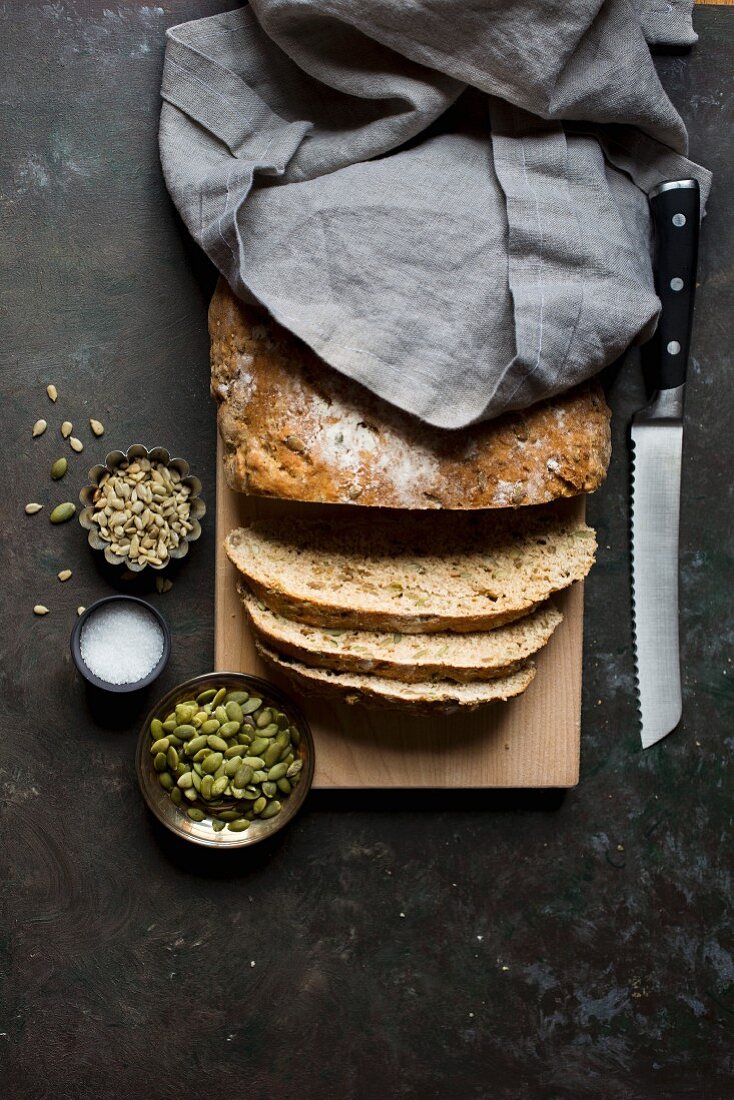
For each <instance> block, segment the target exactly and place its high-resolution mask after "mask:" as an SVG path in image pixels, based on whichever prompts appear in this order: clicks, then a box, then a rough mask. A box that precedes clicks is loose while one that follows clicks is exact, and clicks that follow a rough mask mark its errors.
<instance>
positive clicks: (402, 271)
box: [160, 0, 710, 428]
mask: <svg viewBox="0 0 734 1100" xmlns="http://www.w3.org/2000/svg"><path fill="white" fill-rule="evenodd" d="M690 6H691V4H690V0H680V2H679V3H678V4H676V5H675V6H674V5H672V4H668V3H657V0H640V2H639V4H638V6H637V7H635V6H634V5H633V4H632V3H631V2H630V0H484V2H483V3H482V4H466V3H465V0H361V2H360V3H359V4H355V3H353V0H252V2H251V3H250V4H249V5H248V6H246V7H243V8H240V9H238V10H235V11H232V12H228V13H226V14H224V15H220V16H214V17H212V18H208V19H202V20H197V21H195V22H193V23H185V24H182V25H180V26H178V27H173V28H172V29H171V30H169V32H168V43H167V47H166V57H165V67H164V75H163V85H162V96H163V101H164V102H163V107H162V111H161V122H160V149H161V160H162V164H163V170H164V174H165V178H166V182H167V185H168V188H169V190H170V192H171V195H172V197H173V199H174V202H175V203H176V205H177V207H178V209H179V211H180V212H181V214H182V216H183V219H184V221H185V222H186V225H187V226H188V228H189V230H190V232H191V233H192V235H193V236H194V238H195V239H196V240H197V241H198V242H199V244H200V245H201V246H202V248H203V249H204V250H205V252H206V253H207V254H208V255H209V257H210V258H211V260H212V261H213V262H214V264H215V265H216V266H217V268H218V269H219V270H220V271H221V272H222V273H223V275H224V276H225V277H226V278H227V280H228V281H229V283H230V285H231V286H232V287H233V289H234V290H235V292H236V293H237V294H238V295H240V296H241V297H242V298H244V299H245V300H249V301H253V300H254V301H258V302H260V303H262V304H263V305H265V306H266V307H267V308H268V310H269V311H270V312H271V313H272V314H273V316H274V317H275V318H276V319H277V320H278V321H279V322H280V323H281V324H283V325H284V326H285V327H286V328H289V329H291V330H292V331H293V332H294V333H295V334H296V335H297V336H299V337H300V338H301V339H303V340H304V341H305V342H306V343H307V344H309V345H310V346H311V347H312V348H313V349H314V350H315V351H316V352H317V353H318V354H319V355H320V356H321V357H322V358H323V359H324V360H325V361H326V362H327V363H329V364H331V366H333V367H335V368H337V369H338V370H340V371H342V372H343V373H344V374H347V375H349V376H351V377H352V378H354V379H356V380H357V381H359V382H361V383H362V384H364V385H365V386H367V387H368V388H369V389H371V390H373V391H374V392H376V393H378V394H379V395H380V396H381V397H383V398H385V399H386V400H388V401H391V402H393V403H394V404H396V405H398V406H400V407H401V408H403V409H405V410H407V411H409V412H411V413H414V414H415V415H416V416H418V417H421V418H422V419H424V420H426V421H428V422H430V423H432V424H435V425H438V426H440V427H445V428H458V427H461V426H463V425H466V424H469V423H471V422H473V421H476V420H481V419H485V418H489V417H493V416H497V415H499V414H500V413H503V412H505V411H507V410H509V409H514V408H522V407H525V406H527V405H530V404H532V403H533V402H535V401H538V400H540V399H541V398H543V397H547V396H550V395H551V394H554V393H557V392H560V391H562V390H564V389H566V388H567V387H569V386H571V385H574V384H575V383H577V382H579V381H581V380H582V379H585V378H588V377H590V376H591V375H593V374H594V373H595V372H597V371H598V370H600V369H601V368H602V367H604V366H605V365H607V364H608V363H610V362H612V361H613V360H614V359H615V358H616V357H617V356H619V355H620V354H621V353H622V352H623V351H624V349H625V348H626V347H627V346H628V345H629V344H630V343H631V342H632V341H635V340H640V339H642V338H646V337H647V336H648V335H649V334H650V333H651V331H652V329H653V327H654V324H655V320H656V317H657V312H658V308H659V303H658V300H657V298H656V296H655V293H654V290H653V282H652V272H651V263H650V247H649V246H650V221H649V214H648V203H647V192H648V191H649V190H650V189H651V188H652V187H654V186H655V184H657V183H659V182H660V181H661V180H664V179H670V178H680V177H688V176H693V177H695V178H697V179H698V180H699V183H700V185H701V189H702V194H703V197H704V200H705V197H706V195H707V193H708V188H709V184H710V176H709V173H708V172H707V171H706V170H705V169H703V168H700V167H698V166H697V165H695V164H692V163H691V162H690V161H689V160H687V159H686V152H687V136H686V132H685V127H684V126H683V123H682V121H681V119H680V117H679V116H678V114H677V113H676V111H675V109H674V108H673V106H672V104H671V103H670V101H669V99H668V98H667V96H666V94H665V92H664V91H663V89H662V87H661V85H660V82H659V80H658V78H657V75H656V72H655V69H654V66H653V63H652V59H651V57H650V52H649V48H648V45H647V41H646V38H645V34H647V36H648V38H650V39H651V40H655V41H658V40H660V39H661V38H667V39H670V40H671V41H675V42H677V43H682V42H690V41H693V40H695V36H694V35H693V32H692V30H691V25H690ZM643 27H644V32H643Z"/></svg>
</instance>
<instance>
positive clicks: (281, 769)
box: [268, 764, 288, 782]
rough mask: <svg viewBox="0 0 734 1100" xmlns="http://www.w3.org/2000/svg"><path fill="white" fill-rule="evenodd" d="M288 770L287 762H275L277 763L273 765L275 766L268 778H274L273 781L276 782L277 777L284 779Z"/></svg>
mask: <svg viewBox="0 0 734 1100" xmlns="http://www.w3.org/2000/svg"><path fill="white" fill-rule="evenodd" d="M287 771H288V765H287V764H275V765H273V767H272V768H271V769H270V771H269V772H268V779H272V780H273V782H275V780H277V779H282V778H283V776H284V775H285V774H286V772H287Z"/></svg>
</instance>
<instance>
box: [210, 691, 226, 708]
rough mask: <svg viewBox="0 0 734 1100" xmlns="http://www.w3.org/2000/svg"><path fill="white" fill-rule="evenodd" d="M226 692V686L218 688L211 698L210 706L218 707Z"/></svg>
mask: <svg viewBox="0 0 734 1100" xmlns="http://www.w3.org/2000/svg"><path fill="white" fill-rule="evenodd" d="M226 694H227V689H226V688H220V689H219V691H217V692H216V694H215V695H214V698H213V699H212V706H213V707H218V706H219V704H220V703H221V701H222V699H224V697H225V695H226Z"/></svg>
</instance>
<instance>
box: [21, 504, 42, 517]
mask: <svg viewBox="0 0 734 1100" xmlns="http://www.w3.org/2000/svg"><path fill="white" fill-rule="evenodd" d="M42 508H43V505H42V504H35V503H31V504H26V506H25V510H26V512H27V513H28V515H29V516H35V514H36V512H40V511H41V509H42Z"/></svg>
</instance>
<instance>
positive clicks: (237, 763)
mask: <svg viewBox="0 0 734 1100" xmlns="http://www.w3.org/2000/svg"><path fill="white" fill-rule="evenodd" d="M225 756H226V754H225ZM241 765H242V757H241V756H233V757H232V758H231V759H230V760H227V759H225V761H224V774H225V775H226V776H228V777H229V778H230V779H231V778H232V777H233V776H235V775H237V772H238V770H239V768H240V767H241Z"/></svg>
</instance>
